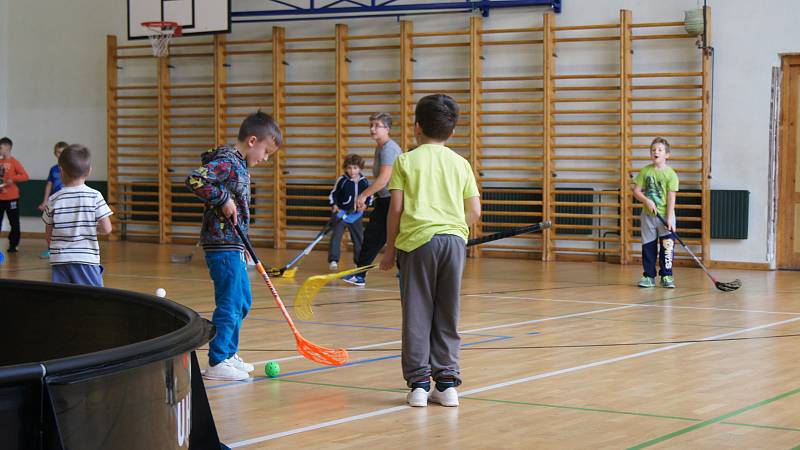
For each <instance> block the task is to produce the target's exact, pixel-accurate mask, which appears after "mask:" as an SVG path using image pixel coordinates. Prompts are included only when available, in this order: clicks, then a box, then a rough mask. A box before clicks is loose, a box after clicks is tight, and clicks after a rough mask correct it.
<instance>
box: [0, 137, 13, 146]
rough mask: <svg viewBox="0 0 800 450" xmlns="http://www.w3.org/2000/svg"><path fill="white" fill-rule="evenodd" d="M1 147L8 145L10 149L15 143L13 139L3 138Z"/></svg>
mask: <svg viewBox="0 0 800 450" xmlns="http://www.w3.org/2000/svg"><path fill="white" fill-rule="evenodd" d="M0 145H7V146H9V147H13V146H14V143H13V142H11V139H9V138H8V137H3V138H0Z"/></svg>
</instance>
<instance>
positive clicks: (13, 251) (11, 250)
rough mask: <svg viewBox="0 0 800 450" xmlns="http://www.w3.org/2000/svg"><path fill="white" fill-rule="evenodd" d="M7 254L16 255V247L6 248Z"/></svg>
mask: <svg viewBox="0 0 800 450" xmlns="http://www.w3.org/2000/svg"><path fill="white" fill-rule="evenodd" d="M8 253H17V247H8Z"/></svg>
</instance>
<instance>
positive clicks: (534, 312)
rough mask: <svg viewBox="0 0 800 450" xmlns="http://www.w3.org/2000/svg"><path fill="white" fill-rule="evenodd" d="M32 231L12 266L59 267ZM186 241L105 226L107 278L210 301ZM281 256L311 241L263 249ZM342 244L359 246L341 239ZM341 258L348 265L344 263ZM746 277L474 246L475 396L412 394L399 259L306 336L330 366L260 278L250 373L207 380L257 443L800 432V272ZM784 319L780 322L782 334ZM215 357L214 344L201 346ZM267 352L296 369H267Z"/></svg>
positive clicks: (196, 304) (230, 421) (469, 308)
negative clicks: (666, 285) (269, 374)
mask: <svg viewBox="0 0 800 450" xmlns="http://www.w3.org/2000/svg"><path fill="white" fill-rule="evenodd" d="M43 249H44V243H43V241H39V240H34V239H27V240H24V241H23V243H22V246H21V252H20V254H17V255H13V256H10V257H9V258H7V259H8V260H7V261H6V263H5V264H3V265H0V277H4V278H9V277H10V278H25V279H35V280H49V278H50V273H49V268H48V264H47V261H45V260H40V259H38V254H39V252H40V251H42V250H43ZM190 250H191V247H190V246H178V245H175V246H166V245H156V244H141V243H104V244H103V246H102V258H103V261H104V265H105V268H106V272H105V275H104V276H105V282H106V285H107V286H109V287H115V288H122V289H129V290H134V291H141V292H148V293H154V292H155V290H156V288H158V287H163V288H165V289H166V291H167V297H168V298H170V299H172V300H174V301H176V302H179V303H182V304H184V305H187V306H189V307H191V308H193V309H195V310H196V311H199V312H201V313H202V314H203V315H204V316H206V317H210V312H211V311H212V309H213V290H212V285H211V281H210V280H209V277H208V272H207V270H206V267H205V263H204V261H203V255H202V252H200V251H198V253H197V254H196V255H195V256H194V258H193V261H192V262H191V263H190V264H171V263H170V260H169V256H170V254H172V253H174V254H188V252H189V251H190ZM259 251H260V253H261V257H262V258H263V259H264V260H265V261H268V262H271V263H273V264H276V263H284V262H285V261H288V260H289V258H290V257H291V256H293V255H294V254H295V252H296V251H297V250H283V251H275V250H270V249H259ZM345 256H348V257H349V256H350V255H349V254H345ZM342 266H349V264H343V265H342ZM326 269H327V264H326V261H325V253H324V252H323V251H317V252H313V253H312V254H311V255H310V256H309V257H307V258H306V259H305V260H304V261H303V263H302V266H301V268H300V270H299V271H298V273H297V278H296V279H276V280H275V284H276V287H277V289H278V291H279V292H280V294H281V295H282V297H283V299H284V301H285V302H286V303H287V304H291V300H292V298H293V297H294V293H295V291H296V290H297V288H298V287H299V285H300V284H301V283H302V281H303V280H304V279H305V278H306V277H308V276H310V275H313V274H319V273H325V272H326ZM715 272H716V275H717V276H718V278H720V279H721V280H725V281H729V280H732V279H734V278H740V279H741V280H742V282H743V285H744V286H743V287H742V288H741V289H740V290H738V291H736V292H732V293H723V292H719V291H717V290H715V289H714V288H713V286H712V285H711V283H710V282H709V281H708V279H707V278H706V277H705V276H704V275H703V273H702V272H701V271H700V270H699V269H694V268H686V267H678V268H677V269H676V277H675V279H676V283H677V284H678V288H677V289H674V290H667V289H662V288H657V289H646V290H645V289H639V288H637V287H636V286H635V283H636V281H637V280H638V278H639V275H640V267H639V266H638V265H630V266H619V265H613V264H605V263H570V262H556V263H547V264H545V263H541V262H538V261H528V260H519V259H489V258H484V259H480V260H474V259H472V260H469V261H468V264H467V269H466V271H465V276H464V283H463V298H462V315H461V330H462V337H463V345H464V349H463V350H462V353H461V364H462V374H463V377H464V384H463V385H462V386H461V388H460V394H461V406H460V407H459V408H444V407H441V406H439V405H435V404H432V405H430V406H428V407H427V408H413V409H412V408H410V407H407V406H405V393H406V388H405V384H404V382H403V379H402V376H401V372H400V360H399V350H398V349H399V348H400V341H399V339H400V303H399V293H398V289H397V281H396V279H395V277H394V273H372V274H371V275H370V276H369V277H368V282H367V287H366V288H353V287H349V286H346V285H344V284H335V285H330V286H328V287H326V288H323V290H322V291H321V292H320V295H319V296H318V298H317V301H316V303H317V304H318V305H319V306H317V307H316V308H315V312H316V316H315V318H314V320H313V321H309V322H298V327H299V329H300V331H301V332H302V333H303V335H304V336H305V337H306V338H308V339H309V340H311V341H313V342H315V343H318V344H320V345H324V346H328V347H338V346H344V347H347V348H350V349H353V350H352V351H351V363H350V364H349V365H346V366H342V367H336V368H333V367H325V366H320V365H316V364H313V363H311V362H308V361H306V360H304V359H302V358H300V357H298V356H297V354H296V353H295V352H294V339H293V337H292V334H291V333H290V331H289V328H288V327H287V326H286V324H285V322H284V321H283V318H282V317H281V315H280V313H279V311H278V310H277V309H276V308H275V304H274V302H273V300H272V298H271V296H270V295H269V293H268V291H267V290H266V288H265V287H264V286H263V282H262V281H261V280H260V279H259V277H258V276H257V274H256V273H255V272H253V273H251V281H252V287H253V294H254V305H253V306H254V307H253V310H252V312H251V314H250V316H249V317H248V318H247V320H245V323H244V326H243V331H242V336H241V340H240V347H241V350H240V355H241V356H242V357H243V358H244V359H246V360H247V361H251V362H253V363H254V364H255V365H256V372H255V373H254V375H255V376H254V377H253V378H252V379H251V380H250V381H249V382H206V383H207V384H206V387H207V389H208V394H209V399H210V400H211V405H212V409H213V412H214V416H215V419H216V422H217V427H218V429H219V432H220V435H221V438H222V440H223V442H225V443H226V444H228V445H230V446H231V447H244V448H295V449H297V448H325V449H331V448H355V447H361V448H441V449H456V448H458V449H463V448H481V449H483V448H559V449H563V448H645V447H651V446H652V447H657V448H715V449H717V448H750V449H752V448H770V449H771V448H776V449H789V448H800V447H796V446H798V445H800V406H798V405H800V358H798V357H797V348H798V343H800V338H798V337H796V336H786V335H795V334H798V333H800V303H799V302H798V293H800V274H798V273H792V272H763V271H730V270H727V271H726V270H716V271H715ZM781 336H782V337H781ZM199 354H200V359H201V361H204V360H205V359H206V358H205V351H200V352H199ZM267 360H277V361H279V362H280V365H281V369H282V375H281V376H280V377H279V378H275V379H269V378H266V377H265V376H264V375H263V365H264V363H265V361H267Z"/></svg>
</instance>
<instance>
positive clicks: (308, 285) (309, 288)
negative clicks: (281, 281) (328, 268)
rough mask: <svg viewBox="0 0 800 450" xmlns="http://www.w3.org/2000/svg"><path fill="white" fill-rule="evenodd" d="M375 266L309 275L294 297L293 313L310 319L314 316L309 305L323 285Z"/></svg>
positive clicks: (302, 318)
mask: <svg viewBox="0 0 800 450" xmlns="http://www.w3.org/2000/svg"><path fill="white" fill-rule="evenodd" d="M375 267H377V266H376V265H374V264H373V265H370V266H364V267H357V268H355V269H349V270H344V271H342V272H337V273H329V274H325V275H314V276H313V277H309V278H308V279H307V280H306V281H304V282H303V285H302V286H300V289H299V290H298V291H297V295H296V296H295V298H294V314H295V316H297V318H298V319H300V320H311V319H313V318H314V311H313V310H312V309H311V305H312V304H313V303H314V298H315V297H316V296H317V293H318V292H319V290H320V289H322V287H323V286H325V285H326V284H328V283H330V282H331V281H333V280H338V279H339V278H343V277H346V276H348V275H353V274H355V273H360V272H366V271H367V270H370V269H373V268H375Z"/></svg>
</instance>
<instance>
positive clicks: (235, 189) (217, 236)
mask: <svg viewBox="0 0 800 450" xmlns="http://www.w3.org/2000/svg"><path fill="white" fill-rule="evenodd" d="M282 140H283V137H282V134H281V130H280V128H279V127H278V124H277V122H275V120H274V119H273V118H272V117H271V116H269V115H268V114H265V113H263V112H261V111H258V112H256V113H254V114H251V115H249V116H247V118H245V119H244V121H243V122H242V125H241V127H240V128H239V136H238V140H237V142H236V144H234V145H223V146H222V147H219V148H216V149H211V150H209V151H208V152H206V153H204V154H203V155H202V162H203V166H202V167H200V168H198V169H196V170H194V171H193V172H192V173H191V174H190V175H189V177H188V178H187V179H186V185H187V186H188V187H189V189H191V190H192V191H193V192H194V193H195V195H197V196H198V197H200V198H201V199H202V200H203V201H204V202H205V210H204V211H203V227H202V231H201V239H200V240H201V243H202V245H203V250H205V259H206V265H207V266H208V272H209V274H210V275H211V279H212V280H213V281H214V302H215V304H216V307H215V308H214V314H213V315H212V318H211V321H212V322H213V323H214V326H215V327H216V335H215V336H214V339H213V340H212V341H211V343H210V344H209V350H208V363H209V368H208V370H206V371H205V373H204V374H203V376H204V377H206V378H208V379H211V380H229V381H239V380H245V379H247V378H249V377H250V375H249V373H248V372H251V371H252V370H253V366H252V365H251V364H248V363H246V362H244V361H243V360H242V359H241V358H240V357H239V355H238V354H237V350H238V347H239V330H240V328H241V325H242V320H244V318H245V316H247V313H248V311H249V310H250V305H251V303H252V295H251V293H250V282H249V279H248V277H247V265H246V262H245V257H244V244H243V243H242V241H241V239H239V237H238V236H237V235H236V230H235V229H234V228H233V226H232V225H231V224H233V225H236V224H238V225H239V226H241V227H242V230H243V231H244V232H245V233H247V231H248V226H249V223H250V174H249V172H248V168H249V167H254V166H255V165H257V164H258V163H260V162H263V161H266V160H267V159H268V158H269V155H271V154H273V153H275V152H276V151H278V148H280V145H281V142H282Z"/></svg>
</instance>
